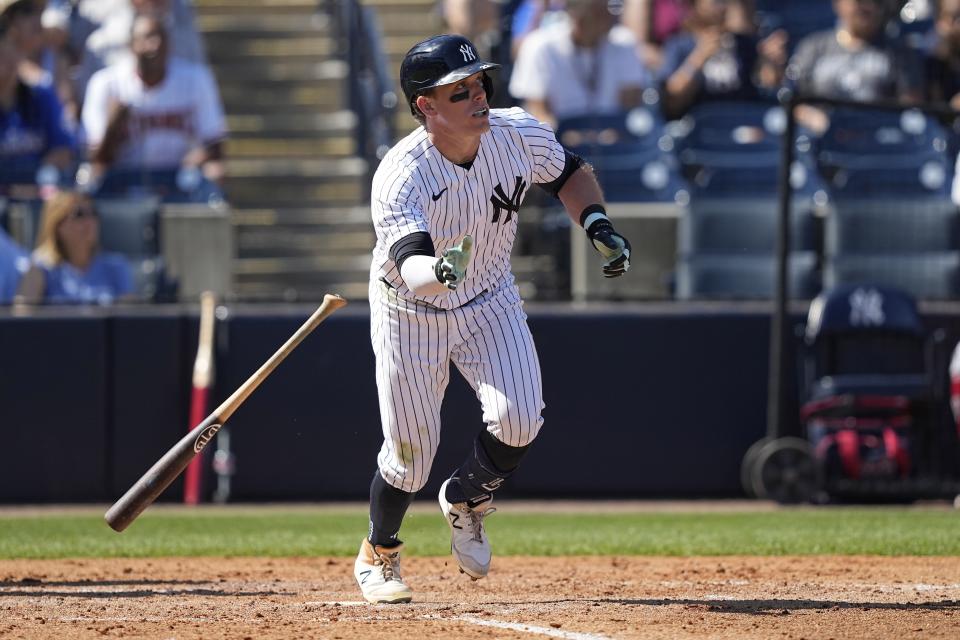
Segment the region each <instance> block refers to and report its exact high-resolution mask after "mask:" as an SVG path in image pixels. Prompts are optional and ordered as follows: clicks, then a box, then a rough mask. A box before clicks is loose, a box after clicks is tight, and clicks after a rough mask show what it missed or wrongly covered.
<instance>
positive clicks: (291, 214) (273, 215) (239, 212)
mask: <svg viewBox="0 0 960 640" xmlns="http://www.w3.org/2000/svg"><path fill="white" fill-rule="evenodd" d="M231 220H232V221H233V224H234V225H236V226H243V225H251V226H255V225H259V226H266V225H287V226H294V225H303V226H311V225H332V224H338V223H342V224H348V225H351V226H355V225H372V222H371V218H370V207H368V206H366V205H355V206H334V207H331V206H326V207H313V208H310V207H287V208H283V207H277V208H260V209H236V208H235V209H233V210H232V212H231Z"/></svg>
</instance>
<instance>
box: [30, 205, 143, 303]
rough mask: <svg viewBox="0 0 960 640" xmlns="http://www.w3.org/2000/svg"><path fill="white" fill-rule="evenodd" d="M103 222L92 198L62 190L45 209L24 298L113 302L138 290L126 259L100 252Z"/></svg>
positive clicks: (33, 299)
mask: <svg viewBox="0 0 960 640" xmlns="http://www.w3.org/2000/svg"><path fill="white" fill-rule="evenodd" d="M99 245H100V220H99V218H98V217H97V211H96V209H95V208H94V206H93V202H92V201H91V200H90V198H88V197H87V196H85V195H83V194H80V193H77V192H72V191H61V192H60V193H58V194H57V195H55V196H54V197H53V198H51V199H50V200H48V201H47V202H46V204H45V205H44V208H43V217H42V220H41V223H40V235H39V237H38V239H37V248H36V250H35V251H34V252H33V261H34V266H33V267H32V268H31V269H30V271H28V272H27V274H26V275H24V277H23V280H22V282H21V284H20V292H19V293H20V296H22V299H23V301H24V302H26V303H28V304H36V303H39V302H49V303H54V304H57V303H96V304H109V303H111V302H113V301H114V300H116V299H118V298H122V297H124V296H127V295H130V294H131V293H133V273H132V270H131V268H130V265H129V264H128V263H127V261H126V259H125V258H124V257H123V256H121V255H119V254H114V253H104V252H101V251H100V246H99Z"/></svg>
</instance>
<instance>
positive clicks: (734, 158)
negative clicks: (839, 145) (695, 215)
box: [671, 101, 822, 197]
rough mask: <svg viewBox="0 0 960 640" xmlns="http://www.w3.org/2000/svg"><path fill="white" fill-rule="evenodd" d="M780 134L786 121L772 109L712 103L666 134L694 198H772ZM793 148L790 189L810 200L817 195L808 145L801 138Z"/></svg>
mask: <svg viewBox="0 0 960 640" xmlns="http://www.w3.org/2000/svg"><path fill="white" fill-rule="evenodd" d="M785 128H786V115H785V113H784V110H783V108H782V107H781V106H780V105H778V104H775V103H770V102H764V101H745V102H741V101H729V102H727V101H717V102H708V103H704V104H701V105H698V106H696V107H694V108H693V109H691V110H690V112H689V113H688V114H687V115H686V116H684V117H683V119H682V120H680V121H679V122H678V123H675V124H674V125H672V128H671V132H672V134H673V135H674V136H675V138H676V147H677V158H678V159H679V161H680V167H681V171H682V173H683V177H684V178H685V179H686V181H687V182H688V183H689V184H690V185H691V188H692V189H693V191H694V194H693V195H694V197H696V196H697V195H700V194H702V195H705V196H712V197H743V194H744V193H749V194H751V195H754V196H760V195H765V196H768V197H775V196H776V193H777V186H778V180H779V177H780V159H781V148H782V146H783V132H784V130H785ZM795 145H796V147H795V154H794V156H795V161H794V164H793V166H791V168H790V181H791V185H792V187H793V190H794V192H795V193H797V194H798V195H803V196H810V195H812V194H814V193H816V192H817V191H818V190H822V185H821V184H820V181H819V179H818V178H819V175H818V174H817V172H816V170H815V163H814V160H813V157H812V156H811V155H810V148H811V147H810V139H809V137H808V136H807V135H806V134H805V133H801V134H800V135H799V136H798V137H797V139H796V141H795Z"/></svg>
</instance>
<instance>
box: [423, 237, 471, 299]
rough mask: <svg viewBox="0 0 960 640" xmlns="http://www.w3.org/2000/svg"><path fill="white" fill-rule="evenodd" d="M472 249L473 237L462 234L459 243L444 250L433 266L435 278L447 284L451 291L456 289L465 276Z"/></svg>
mask: <svg viewBox="0 0 960 640" xmlns="http://www.w3.org/2000/svg"><path fill="white" fill-rule="evenodd" d="M472 251H473V237H472V236H470V235H465V236H463V240H461V241H460V244H458V245H457V246H455V247H452V248H450V249H447V250H446V251H444V252H443V253H442V254H441V256H440V258H439V259H438V260H437V264H436V265H435V266H434V267H433V270H434V273H436V274H437V280H439V281H440V282H442V283H443V284H445V285H447V288H448V289H450V290H451V291H456V289H457V286H458V285H459V284H460V283H461V282H463V279H464V278H465V277H467V265H468V264H470V254H471V252H472Z"/></svg>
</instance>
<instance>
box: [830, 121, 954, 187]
mask: <svg viewBox="0 0 960 640" xmlns="http://www.w3.org/2000/svg"><path fill="white" fill-rule="evenodd" d="M817 166H818V168H819V171H820V173H821V175H823V177H824V179H825V180H826V182H827V183H828V184H829V185H830V188H831V190H832V191H833V193H834V195H835V196H836V197H837V198H840V197H845V195H846V194H854V195H862V194H867V193H869V194H882V195H893V196H898V195H899V196H901V197H902V196H903V195H904V194H917V195H925V194H932V195H945V194H947V193H948V191H949V186H950V185H949V179H948V178H949V176H950V175H951V172H952V161H951V159H950V158H949V157H948V156H947V134H946V131H945V130H944V129H943V127H942V126H941V125H940V124H939V123H938V122H937V121H936V120H935V119H934V118H933V117H931V116H929V115H926V114H924V113H922V112H920V111H915V110H907V111H903V112H887V111H868V110H863V109H850V108H838V109H835V110H834V111H832V112H831V115H830V127H829V129H828V130H827V131H826V132H825V133H824V135H823V137H822V138H821V139H820V141H819V144H818V153H817Z"/></svg>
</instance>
